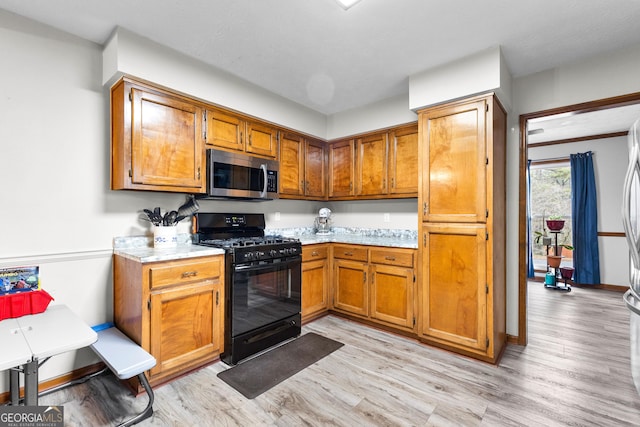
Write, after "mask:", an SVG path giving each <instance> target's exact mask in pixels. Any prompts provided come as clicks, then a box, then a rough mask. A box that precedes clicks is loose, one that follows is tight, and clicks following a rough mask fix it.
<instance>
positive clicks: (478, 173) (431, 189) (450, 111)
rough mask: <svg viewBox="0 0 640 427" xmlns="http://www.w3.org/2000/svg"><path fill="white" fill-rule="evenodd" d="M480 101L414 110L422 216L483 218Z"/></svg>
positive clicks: (482, 108) (483, 156) (426, 218)
mask: <svg viewBox="0 0 640 427" xmlns="http://www.w3.org/2000/svg"><path fill="white" fill-rule="evenodd" d="M486 107H487V104H486V100H484V99H482V100H478V101H473V102H468V103H460V104H452V105H450V106H447V107H443V108H434V109H429V110H425V111H423V112H422V113H421V114H420V126H421V135H422V148H421V149H422V150H423V151H422V192H423V194H422V207H421V208H422V213H423V216H422V220H423V221H430V222H476V223H478V222H484V221H485V219H486V210H487V202H486V197H487V196H486V193H487V190H486V163H487V154H486V138H485V132H486V129H485V127H486V125H485V115H486Z"/></svg>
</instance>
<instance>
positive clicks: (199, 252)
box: [113, 227, 418, 263]
mask: <svg viewBox="0 0 640 427" xmlns="http://www.w3.org/2000/svg"><path fill="white" fill-rule="evenodd" d="M417 233H418V232H417V231H415V230H391V229H388V230H385V229H360V228H338V227H334V228H332V230H331V233H330V234H324V235H320V234H315V231H314V229H313V228H279V229H267V230H265V234H267V235H282V236H287V237H295V238H297V239H300V243H302V244H303V245H313V244H317V243H347V244H352V245H368V246H383V247H390V248H409V249H417V248H418V234H417ZM113 253H114V254H116V255H120V256H123V257H125V258H129V259H132V260H134V261H137V262H141V263H145V262H158V261H171V260H176V259H185V258H195V257H200V256H209V255H222V254H224V249H219V248H211V247H208V246H199V245H193V244H191V235H189V234H179V235H178V246H176V247H174V248H166V249H165V248H163V249H159V248H154V247H153V239H152V238H151V237H148V236H127V237H116V238H115V239H113Z"/></svg>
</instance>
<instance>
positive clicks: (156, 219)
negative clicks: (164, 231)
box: [143, 209, 162, 226]
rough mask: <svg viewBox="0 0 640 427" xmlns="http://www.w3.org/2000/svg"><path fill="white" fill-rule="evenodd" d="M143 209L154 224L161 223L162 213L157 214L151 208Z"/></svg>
mask: <svg viewBox="0 0 640 427" xmlns="http://www.w3.org/2000/svg"><path fill="white" fill-rule="evenodd" d="M143 211H144V213H145V214H146V215H147V218H148V220H149V221H150V222H151V223H152V224H153V225H156V226H157V225H160V223H161V222H162V218H161V217H160V215H156V214H155V212H152V211H150V210H149V209H143Z"/></svg>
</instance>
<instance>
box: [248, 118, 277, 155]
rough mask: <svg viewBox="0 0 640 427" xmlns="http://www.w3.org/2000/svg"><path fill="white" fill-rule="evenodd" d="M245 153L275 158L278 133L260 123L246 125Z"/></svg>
mask: <svg viewBox="0 0 640 427" xmlns="http://www.w3.org/2000/svg"><path fill="white" fill-rule="evenodd" d="M245 149H246V151H247V153H252V154H257V155H260V156H266V157H271V158H274V159H275V158H276V154H277V152H278V131H277V130H276V129H275V128H273V127H271V126H267V125H265V124H262V123H254V122H248V123H247V141H246V145H245Z"/></svg>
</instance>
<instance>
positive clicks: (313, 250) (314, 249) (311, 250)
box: [302, 245, 327, 261]
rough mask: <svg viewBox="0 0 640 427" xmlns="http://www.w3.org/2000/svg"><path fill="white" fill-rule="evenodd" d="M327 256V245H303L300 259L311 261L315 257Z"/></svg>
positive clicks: (322, 257)
mask: <svg viewBox="0 0 640 427" xmlns="http://www.w3.org/2000/svg"><path fill="white" fill-rule="evenodd" d="M326 257H327V246H326V245H323V246H316V245H313V246H303V247H302V261H313V260H315V259H324V258H326Z"/></svg>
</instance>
